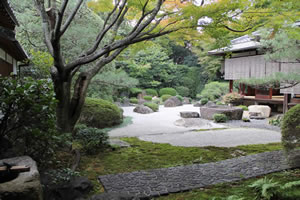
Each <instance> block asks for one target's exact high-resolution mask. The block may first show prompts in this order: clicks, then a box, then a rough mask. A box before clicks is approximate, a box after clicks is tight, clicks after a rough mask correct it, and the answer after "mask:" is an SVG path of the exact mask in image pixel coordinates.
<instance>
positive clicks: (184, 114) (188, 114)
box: [180, 111, 200, 118]
mask: <svg viewBox="0 0 300 200" xmlns="http://www.w3.org/2000/svg"><path fill="white" fill-rule="evenodd" d="M180 117H182V118H199V117H200V115H199V113H198V112H190V111H183V112H180Z"/></svg>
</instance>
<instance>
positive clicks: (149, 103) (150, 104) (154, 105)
mask: <svg viewBox="0 0 300 200" xmlns="http://www.w3.org/2000/svg"><path fill="white" fill-rule="evenodd" d="M144 105H145V106H147V107H149V108H151V109H152V110H153V111H154V112H157V111H158V109H159V106H158V105H157V104H156V103H151V102H146V103H144Z"/></svg>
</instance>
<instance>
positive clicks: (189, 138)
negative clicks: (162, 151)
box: [109, 105, 281, 147]
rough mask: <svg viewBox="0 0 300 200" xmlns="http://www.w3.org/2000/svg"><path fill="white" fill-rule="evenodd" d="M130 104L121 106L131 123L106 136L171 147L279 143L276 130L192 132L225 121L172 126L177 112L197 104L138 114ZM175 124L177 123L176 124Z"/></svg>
mask: <svg viewBox="0 0 300 200" xmlns="http://www.w3.org/2000/svg"><path fill="white" fill-rule="evenodd" d="M133 109H134V107H123V110H124V115H125V116H131V117H132V118H133V119H132V120H133V123H132V124H130V125H128V126H125V127H122V128H117V129H113V130H111V131H110V132H109V136H110V137H138V138H139V139H141V140H145V141H152V142H156V143H169V144H172V145H175V146H199V147H203V146H218V147H233V146H238V145H247V144H266V143H271V142H280V141H281V134H280V132H278V131H273V130H266V129H255V128H229V127H228V129H223V130H209V131H199V132H197V131H193V130H195V129H215V128H224V127H226V124H223V125H221V124H216V123H213V122H212V121H209V120H204V119H199V120H203V122H201V123H199V122H198V123H195V126H192V127H182V126H176V125H175V122H176V121H178V120H180V119H182V118H181V117H180V114H179V113H180V112H181V111H194V112H195V111H196V112H199V107H193V106H192V105H183V106H180V107H175V108H165V107H163V106H160V108H159V112H154V113H151V114H139V113H135V112H133ZM177 124H178V123H177Z"/></svg>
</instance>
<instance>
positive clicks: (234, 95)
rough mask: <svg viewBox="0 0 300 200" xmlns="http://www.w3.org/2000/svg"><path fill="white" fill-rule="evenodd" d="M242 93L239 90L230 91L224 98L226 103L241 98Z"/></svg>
mask: <svg viewBox="0 0 300 200" xmlns="http://www.w3.org/2000/svg"><path fill="white" fill-rule="evenodd" d="M241 97H242V96H241V95H240V94H239V93H237V92H231V93H228V94H225V95H224V96H223V97H222V99H223V101H224V102H225V103H226V104H229V103H234V102H236V101H238V100H240V99H241Z"/></svg>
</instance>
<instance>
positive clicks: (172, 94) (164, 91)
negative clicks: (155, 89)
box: [159, 88, 177, 96]
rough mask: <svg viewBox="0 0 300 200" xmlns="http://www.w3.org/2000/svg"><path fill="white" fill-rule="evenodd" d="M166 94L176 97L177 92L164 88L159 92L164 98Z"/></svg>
mask: <svg viewBox="0 0 300 200" xmlns="http://www.w3.org/2000/svg"><path fill="white" fill-rule="evenodd" d="M165 94H168V95H171V96H176V94H177V92H176V90H175V89H174V88H162V89H160V90H159V95H160V96H163V95H165Z"/></svg>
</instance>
